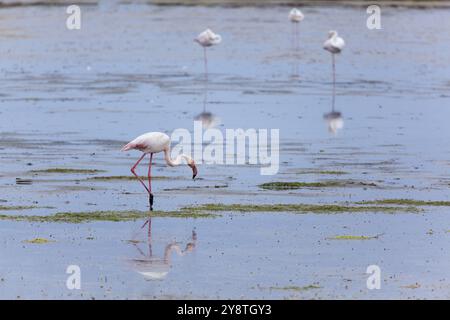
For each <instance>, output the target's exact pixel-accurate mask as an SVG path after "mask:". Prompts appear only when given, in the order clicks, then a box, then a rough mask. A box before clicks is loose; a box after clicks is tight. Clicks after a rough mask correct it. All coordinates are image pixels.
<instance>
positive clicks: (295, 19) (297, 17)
mask: <svg viewBox="0 0 450 320" xmlns="http://www.w3.org/2000/svg"><path fill="white" fill-rule="evenodd" d="M288 18H289V20H290V21H291V22H292V24H293V34H294V49H295V51H298V47H299V39H298V24H299V22H300V21H303V19H304V18H305V16H304V15H303V13H302V12H301V11H300V10H299V9H297V8H294V9H292V10H291V11H289V16H288Z"/></svg>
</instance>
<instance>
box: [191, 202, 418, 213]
mask: <svg viewBox="0 0 450 320" xmlns="http://www.w3.org/2000/svg"><path fill="white" fill-rule="evenodd" d="M183 209H184V210H190V211H230V212H233V211H235V212H236V211H237V212H294V213H317V214H334V213H358V212H385V213H394V212H419V211H420V210H419V209H417V208H416V207H403V206H400V207H391V206H389V207H388V206H353V205H339V204H261V205H250V204H249V205H246V204H216V203H210V204H204V205H200V206H198V207H185V208H183Z"/></svg>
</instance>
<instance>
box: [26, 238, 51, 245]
mask: <svg viewBox="0 0 450 320" xmlns="http://www.w3.org/2000/svg"><path fill="white" fill-rule="evenodd" d="M23 242H24V243H33V244H46V243H51V242H55V241H54V240H48V239H45V238H34V239H32V240H24V241H23Z"/></svg>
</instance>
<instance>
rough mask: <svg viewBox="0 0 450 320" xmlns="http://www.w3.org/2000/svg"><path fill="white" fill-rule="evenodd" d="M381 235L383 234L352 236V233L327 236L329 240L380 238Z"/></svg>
mask: <svg viewBox="0 0 450 320" xmlns="http://www.w3.org/2000/svg"><path fill="white" fill-rule="evenodd" d="M379 237H381V234H379V235H376V236H352V235H342V236H334V237H331V238H327V239H329V240H372V239H378V238H379Z"/></svg>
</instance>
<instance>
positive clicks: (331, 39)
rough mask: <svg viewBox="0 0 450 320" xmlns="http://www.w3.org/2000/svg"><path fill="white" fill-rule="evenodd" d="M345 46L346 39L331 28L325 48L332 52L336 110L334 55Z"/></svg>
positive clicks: (334, 93)
mask: <svg viewBox="0 0 450 320" xmlns="http://www.w3.org/2000/svg"><path fill="white" fill-rule="evenodd" d="M344 46H345V42H344V39H342V38H341V37H339V36H338V33H337V31H334V30H331V31H330V32H329V33H328V39H327V40H326V41H325V42H324V43H323V48H324V49H325V50H327V51H329V52H330V53H331V59H332V69H333V100H332V110H334V99H335V95H336V66H335V58H334V55H335V54H337V53H341V51H342V49H343V48H344Z"/></svg>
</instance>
